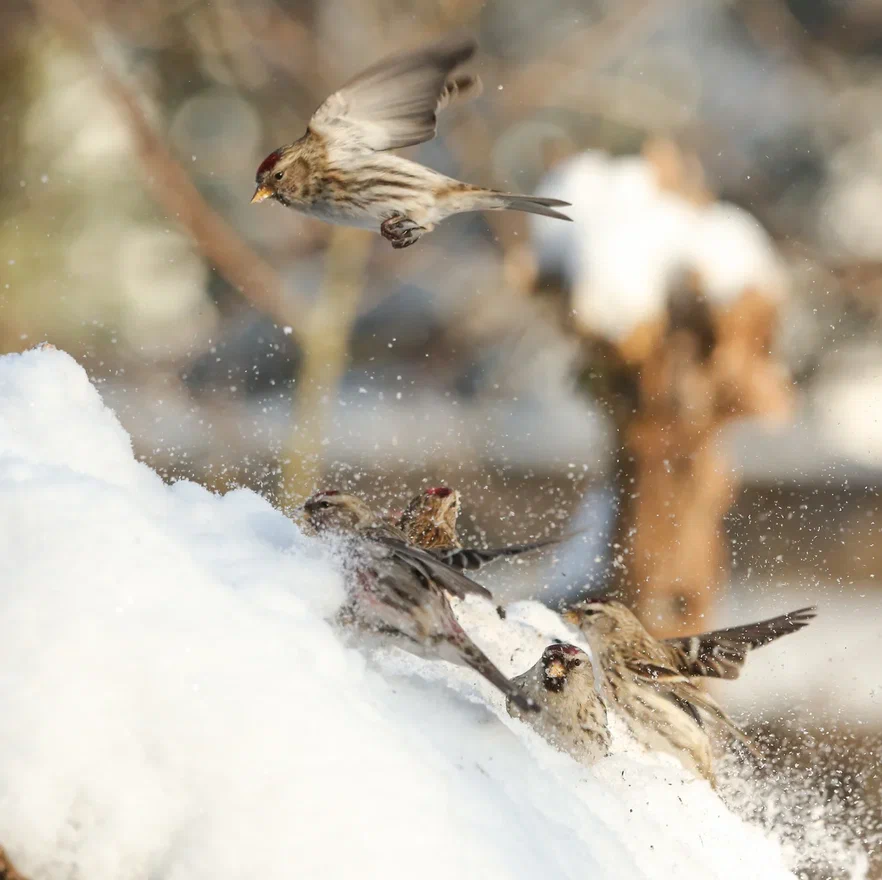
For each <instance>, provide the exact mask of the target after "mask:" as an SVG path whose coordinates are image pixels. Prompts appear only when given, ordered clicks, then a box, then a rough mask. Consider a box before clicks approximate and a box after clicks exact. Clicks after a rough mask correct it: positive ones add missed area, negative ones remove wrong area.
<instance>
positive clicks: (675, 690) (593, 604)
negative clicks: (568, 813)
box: [563, 599, 753, 784]
mask: <svg viewBox="0 0 882 880" xmlns="http://www.w3.org/2000/svg"><path fill="white" fill-rule="evenodd" d="M563 617H564V620H566V621H567V622H568V623H572V624H574V625H576V626H577V627H578V628H579V630H580V631H581V633H582V634H583V635H584V636H585V638H586V639H587V640H588V644H589V645H590V646H591V652H592V656H593V658H594V660H595V663H596V666H597V668H598V670H599V673H600V674H599V681H600V689H601V696H602V697H603V700H604V702H605V703H606V705H607V707H608V708H609V709H610V710H612V711H614V712H616V713H617V714H618V715H619V716H620V717H621V718H622V719H623V720H624V722H625V724H626V725H627V726H628V729H629V730H630V732H631V734H632V735H633V736H634V738H635V739H636V740H637V741H638V742H639V743H641V744H642V745H644V746H646V747H648V748H650V749H654V750H656V751H661V752H666V753H668V754H670V755H673V756H674V757H675V758H677V759H679V761H680V762H681V763H682V764H683V765H684V766H685V767H686V768H687V769H689V770H691V771H692V772H693V773H695V774H696V775H697V776H703V777H704V778H705V779H707V780H708V781H709V782H710V783H711V784H714V773H713V748H712V742H711V738H710V735H709V733H710V732H715V733H723V734H726V735H728V736H730V737H733V738H735V739H736V740H738V741H740V742H741V743H743V744H745V745H746V746H748V748H751V749H752V748H753V746H752V744H751V743H750V740H749V739H748V737H747V735H746V734H745V733H743V731H741V730H740V729H739V728H738V726H737V725H736V724H735V723H734V722H733V721H732V720H731V719H730V718H729V716H728V715H726V713H725V712H724V711H723V710H722V709H721V708H720V707H719V706H718V705H717V703H716V702H715V701H714V700H713V699H712V698H711V697H709V696H708V695H707V694H705V693H703V692H702V691H700V690H699V689H698V688H697V687H696V686H695V684H694V683H693V682H692V681H691V680H690V676H689V674H688V673H684V672H683V671H682V670H681V669H680V668H679V664H678V662H674V663H672V662H671V659H670V658H671V654H670V651H669V648H670V646H668V645H665V644H664V643H661V642H659V641H658V640H657V639H655V638H653V637H652V636H651V635H650V634H649V633H648V632H647V631H646V630H645V629H644V627H643V625H642V624H641V623H640V621H639V620H638V619H637V618H636V617H635V616H634V615H633V614H632V613H631V611H630V610H629V609H628V608H626V607H625V606H624V605H622V604H621V603H620V602H615V601H612V600H609V599H593V600H589V601H586V602H581V603H579V604H578V605H575V606H574V607H573V608H571V609H570V610H569V611H567V612H565V613H564V615H563ZM708 725H709V728H708Z"/></svg>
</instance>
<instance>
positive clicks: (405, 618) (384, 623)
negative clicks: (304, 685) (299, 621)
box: [303, 491, 537, 711]
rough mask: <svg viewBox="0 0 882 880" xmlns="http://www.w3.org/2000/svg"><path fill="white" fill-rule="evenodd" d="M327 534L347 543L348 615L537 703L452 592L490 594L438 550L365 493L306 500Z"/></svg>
mask: <svg viewBox="0 0 882 880" xmlns="http://www.w3.org/2000/svg"><path fill="white" fill-rule="evenodd" d="M303 512H304V514H305V516H306V518H307V521H308V522H309V523H310V525H311V526H312V527H313V528H314V529H315V530H316V531H317V532H318V533H319V534H331V535H338V536H340V537H341V538H342V539H343V540H344V541H346V542H347V546H346V547H345V552H346V560H347V567H348V575H349V576H348V578H347V580H348V585H349V602H348V605H347V608H346V610H345V616H346V617H348V618H349V619H351V620H353V621H354V622H356V623H358V624H360V625H362V626H366V627H369V628H371V629H373V630H374V631H376V632H381V633H388V634H392V635H398V636H402V637H404V639H405V641H404V642H403V643H402V647H409V646H413V647H411V650H413V648H414V647H418V648H419V651H417V653H423V652H424V651H428V652H430V653H433V654H435V655H436V656H438V657H441V658H442V659H444V660H448V661H451V662H454V663H460V664H464V665H466V666H469V667H471V668H472V669H474V670H475V671H476V672H478V673H479V674H480V675H482V676H484V678H486V679H487V681H489V682H490V683H491V684H492V685H494V686H495V687H497V688H498V689H499V690H500V691H502V693H503V694H505V696H506V697H509V698H510V699H511V700H512V701H514V702H515V703H516V704H517V705H518V706H520V707H521V708H522V709H523V710H525V711H535V710H536V708H537V707H536V705H535V703H533V701H532V700H530V699H529V698H528V697H525V696H524V695H523V694H522V693H521V692H520V691H519V690H518V689H517V687H516V686H515V685H513V684H512V683H511V682H510V681H509V680H508V679H507V678H506V677H505V676H504V675H503V674H502V673H501V672H500V671H499V669H497V668H496V666H495V665H494V664H493V663H492V661H491V660H490V659H489V657H487V656H486V654H484V652H483V651H482V650H481V649H480V648H479V647H478V646H477V645H476V644H475V643H474V642H473V641H472V639H471V638H470V637H469V635H468V634H467V633H466V632H465V630H463V628H462V627H461V626H460V624H459V622H458V621H457V620H456V617H455V616H454V614H453V609H452V608H451V606H450V602H449V600H448V598H447V594H448V593H450V594H452V595H454V596H456V597H458V598H463V597H464V596H466V595H468V594H478V595H481V596H484V597H487V598H489V597H490V594H489V593H488V592H487V590H485V589H484V588H483V587H482V586H480V585H479V584H476V583H475V582H474V581H472V580H470V579H469V578H467V577H466V576H465V575H463V574H462V573H461V572H459V571H457V570H455V569H453V568H451V567H450V566H449V565H446V564H445V563H444V562H442V561H441V560H439V559H437V558H436V557H434V556H433V555H432V554H430V553H428V552H426V551H425V550H422V549H420V548H419V547H414V546H413V545H411V544H408V542H407V540H406V538H405V536H404V534H403V533H402V532H401V531H400V530H399V529H398V528H396V527H395V526H394V525H391V524H389V523H386V522H384V521H383V520H382V519H381V518H380V517H379V516H378V515H377V514H375V513H374V511H373V510H371V508H370V507H369V506H368V505H367V504H365V502H364V501H362V500H361V499H360V498H357V497H356V496H354V495H346V494H344V493H341V492H336V491H328V492H321V493H319V494H318V495H314V496H313V497H312V498H310V499H309V500H308V501H307V502H306V503H305V504H304V505H303Z"/></svg>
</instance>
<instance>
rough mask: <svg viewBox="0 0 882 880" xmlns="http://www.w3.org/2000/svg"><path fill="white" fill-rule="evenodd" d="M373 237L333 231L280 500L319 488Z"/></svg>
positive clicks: (306, 345) (309, 331)
mask: <svg viewBox="0 0 882 880" xmlns="http://www.w3.org/2000/svg"><path fill="white" fill-rule="evenodd" d="M371 244H372V236H371V235H370V234H369V233H367V232H365V231H364V230H361V229H351V228H348V227H346V226H336V227H334V230H333V233H332V234H331V241H330V243H329V245H328V251H327V256H326V258H325V266H326V268H325V276H324V281H323V284H322V290H321V293H320V295H319V298H318V300H317V302H316V304H315V305H314V306H313V308H312V310H311V311H310V313H309V321H308V323H307V326H306V328H305V333H304V334H303V367H302V369H301V370H300V374H299V375H298V377H297V395H296V399H297V413H296V414H297V416H298V418H297V425H296V426H295V428H294V430H293V432H292V434H291V437H290V441H289V447H288V449H287V450H286V452H285V454H284V455H283V457H282V491H281V498H282V501H283V502H284V503H285V504H286V505H291V504H294V503H296V502H299V501H302V500H303V499H305V498H306V497H307V496H309V495H310V494H312V492H313V491H314V490H315V488H316V480H317V478H318V477H319V476H320V475H321V472H322V469H323V468H322V457H323V456H322V448H323V443H324V440H325V438H326V436H327V428H328V422H329V420H330V414H331V411H332V409H333V406H334V392H335V391H336V389H337V388H338V386H339V385H340V380H341V379H342V377H343V374H344V372H345V371H346V366H347V363H348V360H349V334H350V332H351V330H352V325H353V324H354V322H355V319H356V317H357V316H358V302H359V299H360V298H361V293H362V289H363V286H364V285H363V278H364V274H365V267H366V264H367V261H368V258H369V256H370V251H371Z"/></svg>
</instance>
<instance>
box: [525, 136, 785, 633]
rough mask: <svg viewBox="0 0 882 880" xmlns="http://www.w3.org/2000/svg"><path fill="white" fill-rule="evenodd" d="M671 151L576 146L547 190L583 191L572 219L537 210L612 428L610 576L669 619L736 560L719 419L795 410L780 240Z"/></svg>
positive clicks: (696, 607)
mask: <svg viewBox="0 0 882 880" xmlns="http://www.w3.org/2000/svg"><path fill="white" fill-rule="evenodd" d="M660 155H661V156H662V157H663V158H664V159H665V160H666V161H665V162H659V161H658V156H659V153H658V152H656V153H653V154H649V155H647V156H646V157H632V158H627V159H610V158H608V157H607V156H605V155H603V154H597V153H591V154H583V155H581V156H578V157H576V158H574V159H571V160H569V161H568V162H567V163H565V164H564V165H563V166H561V167H560V168H559V169H557V170H556V171H555V172H554V173H553V174H552V175H551V176H550V177H549V179H548V181H547V182H546V184H545V186H544V187H543V190H542V192H543V194H545V195H552V194H553V195H557V196H560V197H561V198H563V197H567V198H569V199H570V200H571V201H573V203H574V212H573V214H574V220H575V221H576V222H574V223H573V225H572V226H571V227H567V228H564V229H563V230H561V229H560V228H559V227H558V226H555V227H552V226H551V224H547V225H540V224H539V223H536V224H535V243H536V251H537V260H538V263H537V267H538V277H537V282H536V284H537V287H538V288H542V287H543V285H544V281H543V278H547V277H549V275H554V276H556V277H558V278H559V279H561V280H562V282H563V286H564V288H565V293H566V295H567V297H568V300H567V304H568V311H567V320H566V323H567V326H568V328H569V329H570V330H572V331H574V332H576V333H578V334H579V336H580V337H581V338H582V339H583V340H584V354H585V368H586V369H585V376H586V378H587V381H586V387H587V388H588V390H589V391H590V393H592V394H593V395H594V396H595V397H596V398H598V399H599V400H600V401H601V402H602V403H603V404H604V406H605V407H606V408H607V409H608V411H609V413H610V415H611V417H612V419H613V422H614V424H615V427H616V431H617V437H618V449H617V451H616V463H617V467H616V474H615V477H616V481H617V484H618V498H619V502H618V514H617V524H616V529H615V534H614V537H613V541H612V548H611V556H612V567H611V572H612V580H613V584H614V586H615V587H617V588H618V590H619V592H620V593H622V594H623V595H624V596H625V597H626V598H627V600H628V601H629V602H630V604H632V605H633V606H634V607H635V609H636V610H637V612H638V614H639V615H640V616H641V617H642V618H643V620H644V621H645V622H646V623H647V624H648V625H649V626H650V627H651V628H652V629H653V630H654V631H655V632H657V633H659V634H664V635H670V634H674V633H678V632H683V631H686V630H689V629H694V628H695V626H696V625H699V621H700V620H702V619H704V618H707V617H709V616H710V614H711V604H712V602H713V598H714V595H715V593H716V592H717V591H718V590H719V588H720V587H721V586H722V585H723V583H724V582H725V578H726V574H727V558H728V552H727V548H726V545H725V538H724V533H723V517H724V515H725V513H726V511H727V510H728V508H729V506H730V504H731V501H732V498H733V493H734V490H735V488H736V485H735V477H734V474H733V473H732V470H731V467H730V465H729V461H728V458H727V456H726V453H725V450H724V449H723V448H722V444H721V442H720V434H721V430H722V429H723V428H724V427H725V426H726V425H727V424H728V423H730V422H731V421H732V420H733V419H737V418H741V417H744V416H766V417H767V416H774V417H781V416H783V415H786V414H787V413H788V412H789V409H790V403H791V395H790V386H789V382H788V380H787V376H786V374H785V372H784V370H782V368H781V367H780V366H779V364H778V363H777V362H776V360H775V359H774V356H773V354H772V347H773V342H774V337H775V329H776V325H777V318H778V311H779V307H780V304H781V301H782V299H783V295H784V289H785V284H784V276H783V272H782V270H781V267H780V264H779V261H778V259H777V256H776V254H775V251H774V248H773V246H772V244H771V242H770V241H769V239H768V237H767V236H766V234H765V232H764V231H763V230H762V229H761V228H760V227H759V225H758V224H757V223H756V221H755V220H754V219H753V218H752V217H751V216H750V215H749V214H747V213H746V212H744V211H742V210H740V209H738V208H736V207H735V206H733V205H725V204H722V203H715V202H713V201H712V200H711V199H710V198H707V197H704V196H703V195H702V193H701V190H700V188H699V187H696V186H694V185H691V186H690V185H687V183H688V182H687V181H686V180H685V174H682V175H678V173H677V164H676V162H672V161H670V160H671V159H672V154H671V152H670V151H669V150H668V151H661V153H660ZM674 158H676V155H675V154H674ZM681 167H682V168H685V166H681ZM560 225H561V226H562V225H563V224H560ZM699 628H700V626H699Z"/></svg>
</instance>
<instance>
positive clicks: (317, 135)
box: [251, 39, 570, 248]
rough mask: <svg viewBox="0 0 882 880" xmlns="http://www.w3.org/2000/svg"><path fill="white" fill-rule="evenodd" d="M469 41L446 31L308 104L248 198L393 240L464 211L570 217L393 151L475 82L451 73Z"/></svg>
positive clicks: (413, 139) (407, 238) (544, 201)
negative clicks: (301, 127) (295, 136)
mask: <svg viewBox="0 0 882 880" xmlns="http://www.w3.org/2000/svg"><path fill="white" fill-rule="evenodd" d="M476 48H477V44H476V43H475V42H474V41H473V40H471V39H459V40H446V41H443V42H439V43H436V44H434V45H430V46H426V47H424V48H422V49H418V50H416V51H414V52H407V53H404V54H400V55H393V56H391V57H389V58H386V59H384V60H382V61H380V62H378V63H377V64H374V65H373V66H372V67H369V68H368V69H367V70H365V71H364V72H362V73H360V74H359V75H358V76H356V77H355V78H354V79H352V80H350V81H349V82H348V83H346V85H344V86H343V87H342V88H341V89H339V91H336V92H334V94H332V95H331V96H330V97H329V98H327V99H326V100H325V101H324V103H322V105H321V106H320V107H319V108H318V109H317V110H316V111H315V113H313V115H312V118H311V119H310V121H309V124H308V125H307V128H306V133H305V134H304V135H303V137H301V138H300V139H299V140H296V141H294V142H293V143H290V144H286V145H285V146H283V147H279V148H278V149H276V150H273V152H272V153H270V154H269V156H267V157H266V158H265V159H264V160H263V162H261V163H260V167H259V168H258V169H257V189H256V191H255V193H254V196H253V197H252V199H251V201H252V202H262V201H264V200H265V199H275V200H276V201H277V202H279V203H281V204H282V205H284V206H285V207H287V208H292V209H293V210H295V211H299V212H300V213H302V214H307V215H309V216H311V217H316V218H318V219H320V220H325V221H327V222H329V223H337V224H341V225H343V226H358V227H362V228H366V229H375V230H378V231H379V232H380V234H381V235H382V236H383V237H384V238H386V239H387V240H388V241H389V242H391V244H392V247H393V248H405V247H409V246H410V245H412V244H414V243H415V242H417V241H418V240H419V238H420V236H422V235H423V234H424V233H426V232H431V231H432V229H433V228H434V227H435V225H436V224H437V223H439V222H440V221H441V220H443V219H445V218H446V217H449V216H451V215H452V214H460V213H463V212H466V211H502V210H514V211H526V212H528V213H531V214H543V215H545V216H547V217H556V218H558V219H560V220H569V219H570V218H569V217H567V216H566V215H565V214H561V213H560V212H559V211H556V210H555V208H557V207H565V206H567V205H569V202H564V201H561V200H560V199H549V198H541V197H539V196H525V195H513V194H510V193H503V192H497V191H495V190H491V189H485V188H483V187H479V186H473V185H471V184H468V183H462V182H461V181H459V180H455V179H453V178H452V177H447V176H445V175H444V174H440V173H439V172H437V171H433V170H432V169H431V168H427V167H426V166H425V165H420V164H419V163H417V162H413V161H411V160H410V159H405V158H403V157H402V156H399V155H397V154H396V153H394V152H391V151H393V150H397V149H400V148H402V147H409V146H412V145H414V144H421V143H423V142H424V141H428V140H431V139H432V138H433V137H434V136H435V127H436V123H437V115H438V113H439V112H440V111H441V110H442V109H444V107H446V106H447V105H448V104H449V103H451V102H452V101H453V100H455V99H457V98H466V97H474V96H475V95H477V94H478V93H479V92H480V90H481V82H480V80H479V79H478V77H476V76H472V75H469V74H463V73H454V71H455V70H456V68H458V67H459V66H460V65H462V64H464V63H465V62H466V61H468V60H469V59H470V58H471V57H472V56H473V55H474V53H475V50H476Z"/></svg>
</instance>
